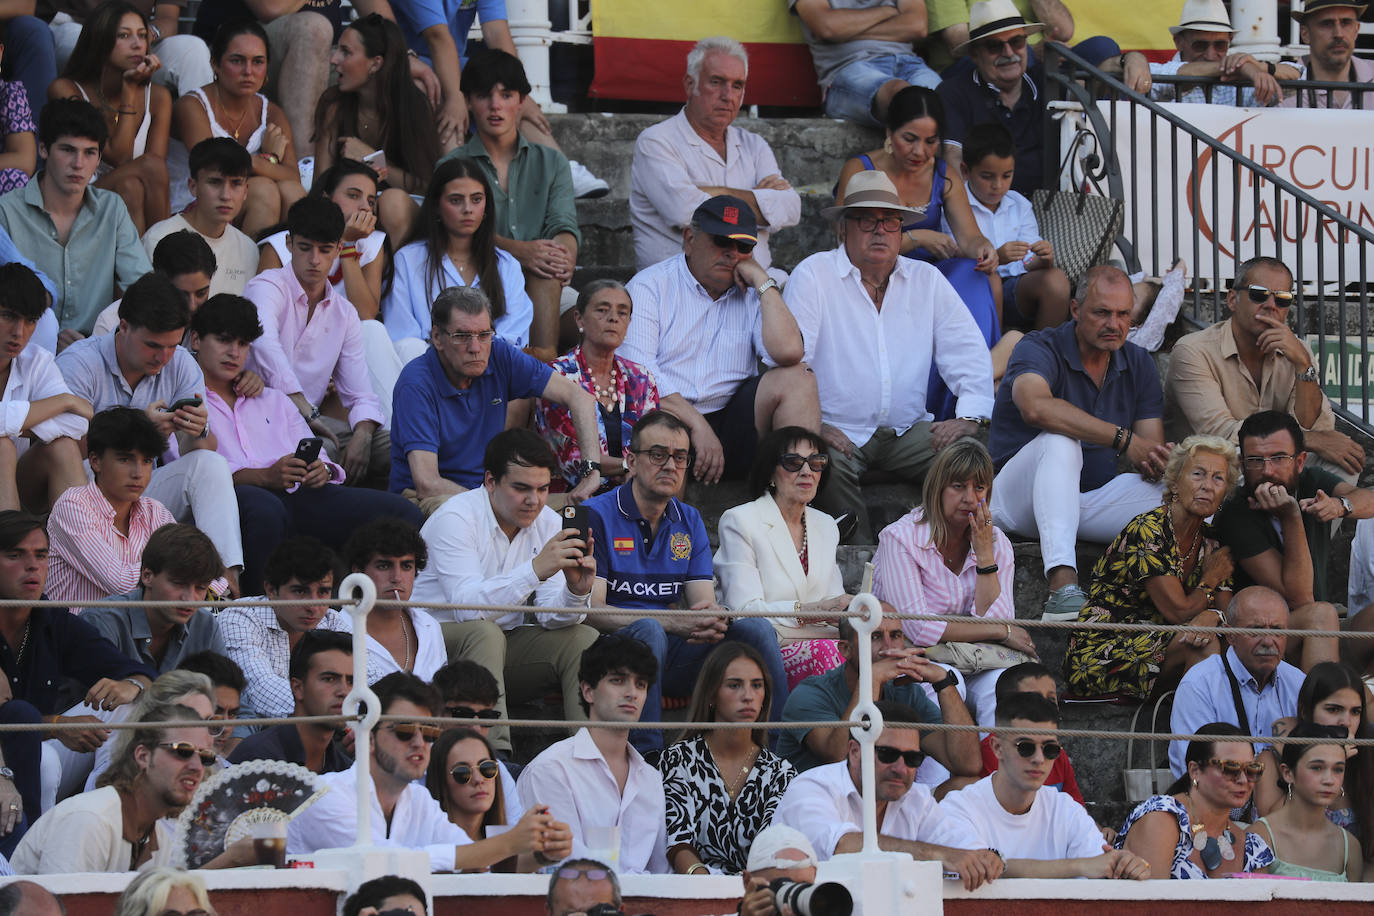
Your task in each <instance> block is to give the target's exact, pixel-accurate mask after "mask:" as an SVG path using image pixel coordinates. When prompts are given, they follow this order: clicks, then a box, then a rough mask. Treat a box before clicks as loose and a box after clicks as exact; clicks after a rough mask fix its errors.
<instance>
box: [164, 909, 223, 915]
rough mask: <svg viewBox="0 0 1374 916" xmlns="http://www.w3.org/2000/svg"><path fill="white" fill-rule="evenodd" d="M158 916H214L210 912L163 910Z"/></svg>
mask: <svg viewBox="0 0 1374 916" xmlns="http://www.w3.org/2000/svg"><path fill="white" fill-rule="evenodd" d="M157 916H214V914H213V913H211V912H210V911H209V910H186V911H185V912H183V911H181V910H163V911H162V912H161V913H158V914H157Z"/></svg>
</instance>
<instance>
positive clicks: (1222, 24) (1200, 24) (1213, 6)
mask: <svg viewBox="0 0 1374 916" xmlns="http://www.w3.org/2000/svg"><path fill="white" fill-rule="evenodd" d="M1186 31H1194V32H1230V33H1231V34H1233V35H1234V34H1235V32H1236V30H1235V29H1233V28H1231V15H1230V14H1229V13H1227V12H1226V4H1225V3H1222V2H1221V0H1184V3H1183V12H1182V13H1180V14H1179V17H1178V25H1171V26H1169V34H1170V35H1177V34H1178V33H1179V32H1186Z"/></svg>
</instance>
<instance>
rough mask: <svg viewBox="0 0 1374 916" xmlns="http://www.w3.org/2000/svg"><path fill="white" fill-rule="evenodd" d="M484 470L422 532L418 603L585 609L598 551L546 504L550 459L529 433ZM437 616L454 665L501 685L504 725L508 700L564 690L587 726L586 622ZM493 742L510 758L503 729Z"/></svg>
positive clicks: (498, 440)
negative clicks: (583, 682)
mask: <svg viewBox="0 0 1374 916" xmlns="http://www.w3.org/2000/svg"><path fill="white" fill-rule="evenodd" d="M482 464H483V467H484V473H483V481H482V486H480V487H476V488H474V489H472V490H468V491H467V492H466V493H459V494H458V495H457V496H454V497H452V498H451V499H449V501H448V502H446V503H444V505H443V506H442V507H440V509H439V511H437V512H435V513H434V514H433V515H431V516H430V517H429V521H427V522H425V525H424V527H423V528H421V529H420V536H421V537H423V538H424V540H425V544H426V546H427V547H428V548H429V556H430V562H429V564H428V565H427V566H425V568H424V569H423V570H421V572H420V575H419V577H418V578H417V579H416V580H415V589H414V591H413V592H412V593H411V597H412V599H413V600H415V601H422V602H424V601H432V602H435V603H436V604H460V603H463V602H467V603H470V604H502V605H523V604H524V603H525V601H526V600H527V599H528V598H529V597H530V594H531V593H533V594H534V603H535V605H536V606H537V607H555V608H570V607H571V608H586V607H588V603H589V601H590V600H591V593H592V583H593V580H594V579H595V576H596V561H595V559H593V557H592V551H591V545H590V544H589V543H587V542H586V541H584V540H582V537H580V536H579V535H578V532H577V531H576V530H574V529H571V528H569V529H565V528H563V525H562V522H561V520H560V519H559V517H558V515H557V514H556V513H555V512H554V511H553V510H552V509H550V508H549V507H548V506H546V505H545V501H546V500H547V499H548V496H549V482H550V481H551V480H552V479H553V475H554V474H556V473H557V472H558V459H557V458H556V457H555V456H554V453H553V450H552V449H550V448H549V446H548V444H547V443H546V442H544V440H543V439H540V438H539V436H538V435H536V434H535V433H533V432H531V431H530V430H528V429H508V430H505V431H504V432H501V433H498V434H497V435H496V436H495V437H494V438H493V439H492V440H491V442H490V443H488V445H487V449H486V453H485V454H484V455H483V459H482ZM431 613H432V614H433V615H434V616H435V618H436V619H438V620H439V621H441V622H442V624H443V632H444V642H445V645H446V648H447V650H448V657H449V658H466V659H471V660H472V661H475V662H478V663H479V664H481V665H482V667H484V668H486V669H487V670H488V671H490V672H491V674H492V676H493V677H495V678H496V682H497V684H498V685H500V691H501V696H500V699H499V700H498V701H497V705H496V708H497V709H498V710H499V711H500V712H501V716H502V718H504V717H505V714H506V696H507V693H511V694H513V695H514V696H516V697H522V696H523V697H537V696H542V695H543V693H544V692H545V691H547V690H549V689H555V688H559V687H561V688H562V691H563V714H564V716H565V717H566V718H567V719H570V720H574V721H576V720H580V719H584V718H585V716H584V714H583V712H582V707H581V705H580V704H579V703H578V700H577V693H578V679H577V669H578V665H579V664H580V663H581V659H582V652H583V651H584V650H585V649H586V648H587V647H588V646H590V645H591V644H592V643H593V642H594V641H595V640H596V637H597V631H596V630H595V629H594V628H592V627H590V626H587V625H585V624H583V622H582V621H583V619H584V618H585V617H586V615H585V614H584V613H582V612H580V611H579V612H576V613H572V612H567V611H552V612H548V613H535V614H534V620H535V621H536V623H535V624H529V623H527V622H526V615H525V614H524V613H521V612H518V611H512V612H509V613H507V612H502V611H468V610H431ZM508 688H509V689H508ZM490 737H491V741H492V744H494V745H495V746H496V747H497V749H498V750H503V751H509V750H510V735H509V732H508V731H507V729H505V728H504V727H501V728H493V729H492V733H491V736H490Z"/></svg>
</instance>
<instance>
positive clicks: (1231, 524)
mask: <svg viewBox="0 0 1374 916" xmlns="http://www.w3.org/2000/svg"><path fill="white" fill-rule="evenodd" d="M1340 483H1341V479H1340V478H1339V477H1337V476H1336V475H1335V474H1332V473H1331V472H1330V471H1323V470H1322V469H1321V468H1310V467H1309V468H1303V471H1302V473H1301V474H1299V475H1298V499H1299V500H1303V499H1311V498H1312V497H1314V496H1316V495H1317V491H1318V490H1323V491H1325V493H1326V495H1327V496H1331V495H1332V494H1333V492H1334V488H1335V487H1336V486H1337V485H1339V484H1340ZM1246 499H1247V498H1246V495H1245V492H1244V490H1242V491H1240V492H1238V493H1237V494H1236V495H1235V496H1232V497H1231V498H1230V499H1228V500H1227V501H1226V503H1225V505H1223V506H1222V507H1221V510H1220V511H1219V512H1217V515H1216V522H1215V524H1216V529H1217V537H1218V540H1220V541H1221V543H1222V545H1223V546H1226V547H1230V548H1231V556H1232V559H1234V560H1235V561H1236V573H1235V580H1236V591H1240V590H1241V589H1242V588H1245V587H1246V586H1249V585H1254V584H1255V581H1254V580H1253V579H1251V578H1250V576H1249V575H1248V574H1247V573H1246V572H1245V570H1244V569H1242V568H1241V565H1240V564H1241V561H1242V560H1248V559H1250V558H1251V557H1253V556H1258V555H1259V554H1261V553H1264V552H1265V551H1266V550H1268V549H1270V548H1271V547H1272V548H1273V549H1274V550H1277V551H1278V552H1279V553H1280V554H1282V553H1283V540H1282V539H1281V538H1280V537H1279V529H1278V525H1277V523H1276V521H1275V519H1274V517H1273V516H1272V515H1270V514H1269V513H1268V512H1265V511H1264V510H1262V509H1251V508H1250V505H1249V503H1248V502H1247V501H1246ZM1302 528H1303V531H1305V532H1306V533H1307V550H1308V552H1309V553H1311V554H1312V597H1313V599H1314V600H1316V601H1326V600H1328V598H1327V594H1326V566H1327V558H1328V557H1329V556H1330V554H1331V523H1330V522H1323V521H1321V520H1319V519H1317V518H1316V517H1315V516H1312V515H1308V514H1307V513H1305V512H1304V513H1303V516H1302Z"/></svg>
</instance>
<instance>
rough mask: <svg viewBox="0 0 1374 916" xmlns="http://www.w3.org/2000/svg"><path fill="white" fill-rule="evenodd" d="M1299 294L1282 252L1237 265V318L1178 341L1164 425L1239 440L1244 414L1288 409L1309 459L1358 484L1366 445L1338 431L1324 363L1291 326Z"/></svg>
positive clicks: (1231, 303) (1233, 305) (1175, 431)
mask: <svg viewBox="0 0 1374 916" xmlns="http://www.w3.org/2000/svg"><path fill="white" fill-rule="evenodd" d="M1294 295H1295V293H1294V289H1293V274H1292V272H1291V271H1290V270H1289V269H1288V267H1287V266H1286V265H1285V264H1284V263H1283V262H1282V261H1280V260H1278V259H1277V258H1271V257H1264V256H1259V257H1254V258H1251V259H1250V260H1248V261H1246V262H1244V263H1243V264H1241V265H1240V266H1239V267H1238V268H1237V269H1236V280H1235V284H1234V285H1233V286H1232V287H1231V290H1230V291H1229V292H1228V293H1227V294H1226V305H1227V307H1228V308H1229V309H1230V311H1231V317H1230V318H1227V319H1226V320H1225V321H1220V322H1217V323H1216V324H1214V325H1212V326H1211V327H1209V328H1204V329H1203V330H1201V331H1195V332H1193V333H1192V334H1188V335H1185V336H1184V337H1183V338H1181V339H1180V340H1179V342H1178V343H1176V344H1174V352H1173V356H1172V357H1171V358H1170V360H1169V369H1168V372H1167V374H1166V375H1165V378H1164V423H1165V429H1166V431H1167V433H1168V438H1169V439H1170V440H1171V441H1174V442H1182V441H1183V440H1184V439H1185V438H1187V437H1188V436H1190V435H1192V434H1193V433H1203V434H1205V435H1209V436H1220V437H1221V438H1223V439H1229V440H1231V441H1232V442H1236V441H1238V440H1237V439H1236V434H1237V432H1238V431H1239V430H1240V425H1241V423H1242V421H1244V420H1245V418H1246V417H1248V416H1250V415H1252V414H1255V413H1258V412H1259V411H1261V410H1278V411H1282V412H1284V413H1287V414H1292V415H1293V416H1294V417H1295V418H1296V419H1297V422H1298V426H1300V427H1301V428H1302V434H1303V438H1304V439H1305V440H1306V445H1307V448H1308V450H1309V451H1310V452H1311V453H1312V455H1311V457H1309V459H1308V461H1309V462H1311V463H1312V464H1315V465H1316V466H1318V467H1321V468H1322V469H1324V470H1327V471H1331V472H1332V473H1334V474H1336V475H1337V476H1338V477H1340V478H1341V479H1342V480H1344V481H1345V482H1346V483H1348V484H1354V483H1355V482H1356V480H1357V479H1358V477H1359V474H1360V472H1361V471H1362V470H1364V462H1365V454H1364V449H1363V448H1361V447H1360V445H1359V444H1358V443H1356V442H1355V441H1354V440H1353V439H1351V438H1350V437H1349V436H1346V435H1344V434H1342V433H1338V432H1336V418H1335V415H1334V414H1333V413H1332V412H1331V402H1330V401H1329V400H1328V399H1327V397H1326V395H1325V394H1324V393H1323V392H1322V385H1321V367H1320V366H1318V365H1317V361H1316V359H1315V358H1314V357H1313V355H1312V350H1311V349H1310V348H1309V347H1308V346H1307V343H1306V342H1305V341H1304V340H1303V339H1302V338H1300V337H1299V336H1298V335H1297V334H1295V333H1294V332H1293V331H1292V330H1291V329H1290V328H1289V326H1288V317H1289V314H1290V313H1291V311H1292V306H1293V301H1294Z"/></svg>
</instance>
